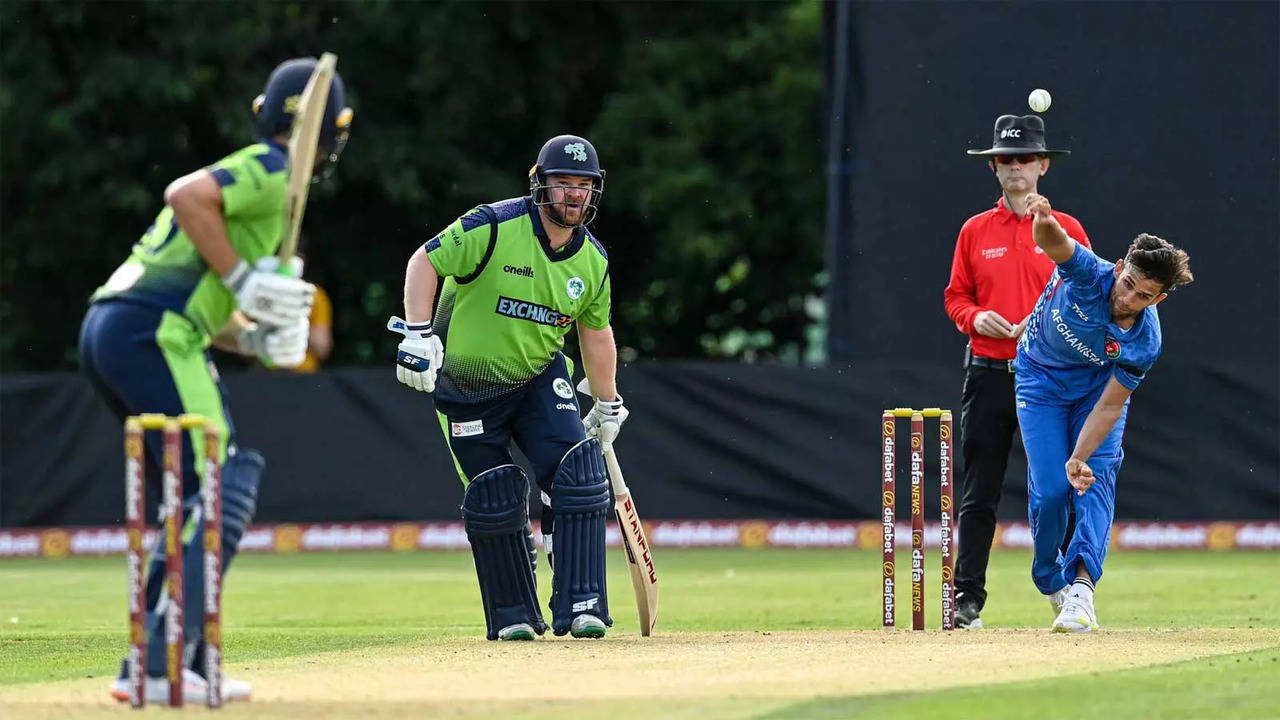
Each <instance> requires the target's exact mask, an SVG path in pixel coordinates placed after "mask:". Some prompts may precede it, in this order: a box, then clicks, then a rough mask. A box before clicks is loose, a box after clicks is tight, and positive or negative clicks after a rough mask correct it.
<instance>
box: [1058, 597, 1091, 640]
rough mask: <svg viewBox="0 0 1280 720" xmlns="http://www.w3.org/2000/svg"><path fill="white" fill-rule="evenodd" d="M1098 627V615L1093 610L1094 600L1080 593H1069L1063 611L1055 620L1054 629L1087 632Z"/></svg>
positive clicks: (1062, 631) (1063, 604) (1067, 631)
mask: <svg viewBox="0 0 1280 720" xmlns="http://www.w3.org/2000/svg"><path fill="white" fill-rule="evenodd" d="M1097 629H1098V615H1097V613H1096V612H1094V610H1093V600H1091V599H1088V598H1084V597H1081V596H1079V595H1070V594H1069V595H1067V597H1066V600H1065V601H1063V603H1062V612H1059V613H1058V617H1057V619H1055V620H1054V621H1053V631H1054V632H1058V633H1087V632H1093V631H1094V630H1097Z"/></svg>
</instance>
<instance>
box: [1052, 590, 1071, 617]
mask: <svg viewBox="0 0 1280 720" xmlns="http://www.w3.org/2000/svg"><path fill="white" fill-rule="evenodd" d="M1069 590H1071V586H1070V585H1068V586H1066V587H1064V588H1062V589H1061V590H1059V591H1058V592H1056V593H1053V594H1052V595H1049V596H1048V597H1049V607H1051V608H1053V616H1054V617H1055V618H1056V617H1058V615H1059V614H1061V613H1062V606H1063V604H1064V603H1066V602H1067V595H1068V591H1069Z"/></svg>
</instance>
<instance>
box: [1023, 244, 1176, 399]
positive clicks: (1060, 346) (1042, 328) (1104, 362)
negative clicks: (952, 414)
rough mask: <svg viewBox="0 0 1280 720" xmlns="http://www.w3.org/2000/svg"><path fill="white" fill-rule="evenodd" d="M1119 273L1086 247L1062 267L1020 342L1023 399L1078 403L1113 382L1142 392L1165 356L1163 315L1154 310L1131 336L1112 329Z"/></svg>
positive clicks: (1144, 314) (1137, 323)
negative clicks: (1140, 388)
mask: <svg viewBox="0 0 1280 720" xmlns="http://www.w3.org/2000/svg"><path fill="white" fill-rule="evenodd" d="M1114 270H1115V263H1111V262H1107V261H1106V260H1103V259H1101V258H1099V257H1098V256H1097V255H1094V254H1093V251H1091V250H1090V249H1089V248H1087V247H1085V246H1083V245H1081V244H1079V243H1076V249H1075V252H1074V253H1072V255H1071V258H1070V259H1069V260H1067V261H1066V262H1064V263H1059V264H1058V267H1057V269H1055V270H1054V271H1053V275H1052V276H1051V277H1050V278H1049V284H1048V285H1046V286H1045V288H1044V292H1043V293H1041V294H1040V299H1039V300H1037V301H1036V307H1035V310H1034V311H1032V313H1031V319H1030V321H1028V322H1027V329H1026V332H1024V333H1023V334H1022V338H1021V339H1020V340H1019V341H1018V356H1017V358H1016V359H1015V360H1014V366H1013V367H1014V370H1016V371H1017V373H1018V385H1019V399H1021V398H1022V397H1023V395H1024V394H1028V395H1029V397H1028V399H1033V400H1036V399H1039V400H1045V401H1050V402H1055V401H1056V402H1063V401H1066V402H1073V401H1076V400H1080V399H1082V398H1085V397H1089V396H1090V395H1091V394H1092V393H1094V392H1096V391H1098V390H1099V389H1100V388H1101V387H1102V386H1104V385H1105V384H1106V383H1107V380H1108V379H1109V378H1110V377H1111V376H1113V375H1114V376H1115V378H1116V380H1117V381H1119V382H1120V384H1121V385H1124V386H1125V387H1127V388H1129V389H1130V390H1135V389H1137V387H1138V384H1139V383H1141V382H1142V378H1143V377H1144V376H1145V375H1146V373H1147V371H1148V370H1150V369H1151V366H1152V365H1154V364H1155V362H1156V358H1158V357H1160V316H1159V315H1158V314H1157V313H1156V309H1155V307H1154V306H1153V307H1148V308H1146V309H1145V310H1143V311H1142V312H1141V313H1139V314H1138V317H1137V318H1136V319H1135V320H1134V323H1133V326H1132V327H1130V328H1129V329H1128V330H1124V329H1122V328H1120V327H1118V326H1117V325H1116V324H1115V323H1113V322H1111V288H1112V287H1113V286H1114V285H1115V282H1116V279H1115V272H1114ZM1026 391H1030V392H1029V393H1027V392H1026ZM1037 395H1040V396H1041V397H1036V396H1037Z"/></svg>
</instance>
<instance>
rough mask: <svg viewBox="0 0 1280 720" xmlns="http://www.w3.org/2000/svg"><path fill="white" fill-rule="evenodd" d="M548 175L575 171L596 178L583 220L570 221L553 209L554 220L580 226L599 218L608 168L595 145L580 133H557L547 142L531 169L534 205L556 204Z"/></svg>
mask: <svg viewBox="0 0 1280 720" xmlns="http://www.w3.org/2000/svg"><path fill="white" fill-rule="evenodd" d="M548 175H574V176H577V177H589V178H591V179H592V182H591V194H590V196H589V197H588V199H587V202H586V207H585V211H584V212H583V214H582V222H580V223H577V224H575V225H568V224H566V223H564V222H562V220H563V218H560V217H558V215H557V213H556V212H555V211H554V209H553V210H552V212H551V216H552V217H551V219H552V222H555V223H556V224H557V225H561V226H562V227H577V226H578V225H586V224H588V223H590V222H591V221H592V220H594V219H595V217H596V211H598V210H599V209H600V198H601V196H603V195H604V175H605V172H604V170H602V169H601V168H600V158H599V157H598V156H597V155H596V148H595V146H594V145H592V144H591V143H590V142H589V141H588V140H587V139H586V138H583V137H579V136H577V135H557V136H555V137H553V138H551V139H550V140H548V141H547V142H546V143H545V144H543V146H542V150H540V151H539V152H538V162H537V164H535V165H534V166H533V167H532V168H530V169H529V194H530V195H532V196H533V204H534V205H538V206H540V207H541V206H549V205H552V202H551V201H550V200H548V199H547V176H548Z"/></svg>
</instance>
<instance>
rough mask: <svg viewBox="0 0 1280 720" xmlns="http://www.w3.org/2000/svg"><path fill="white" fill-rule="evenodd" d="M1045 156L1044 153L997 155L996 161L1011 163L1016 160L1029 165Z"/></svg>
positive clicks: (999, 163)
mask: <svg viewBox="0 0 1280 720" xmlns="http://www.w3.org/2000/svg"><path fill="white" fill-rule="evenodd" d="M1043 157H1044V156H1043V155H996V156H995V163H996V164H997V165H1009V164H1012V163H1015V162H1016V163H1018V164H1019V165H1027V164H1030V163H1033V162H1035V161H1037V160H1039V159H1041V158H1043Z"/></svg>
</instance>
